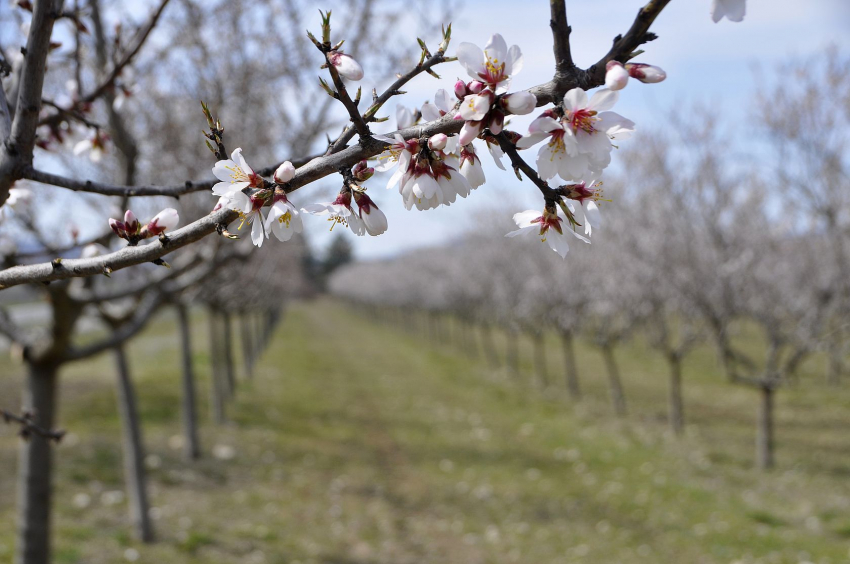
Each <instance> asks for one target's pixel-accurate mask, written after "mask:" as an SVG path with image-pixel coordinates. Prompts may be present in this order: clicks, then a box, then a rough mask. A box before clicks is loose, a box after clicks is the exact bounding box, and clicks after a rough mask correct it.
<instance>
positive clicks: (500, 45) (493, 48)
mask: <svg viewBox="0 0 850 564" xmlns="http://www.w3.org/2000/svg"><path fill="white" fill-rule="evenodd" d="M484 53H485V54H487V55H489V57H490V59H491V60H494V59H495V61H498V64H502V63H504V62H507V59H508V44H507V42H506V41H505V38H504V37H502V35H501V34H499V33H494V34H493V35H491V36H490V40H489V41H487V45H485V46H484ZM495 61H494V62H495Z"/></svg>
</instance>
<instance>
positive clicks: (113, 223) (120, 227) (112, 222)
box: [109, 217, 127, 239]
mask: <svg viewBox="0 0 850 564" xmlns="http://www.w3.org/2000/svg"><path fill="white" fill-rule="evenodd" d="M109 227H110V228H111V229H112V231H114V232H115V234H116V235H118V236H119V237H121V238H122V239H126V238H127V232H126V231H125V230H124V224H123V223H122V222H120V221H118V220H117V219H113V218H111V217H110V218H109Z"/></svg>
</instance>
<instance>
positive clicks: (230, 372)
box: [221, 312, 236, 399]
mask: <svg viewBox="0 0 850 564" xmlns="http://www.w3.org/2000/svg"><path fill="white" fill-rule="evenodd" d="M221 327H222V334H221V340H222V347H223V348H224V355H223V356H224V383H225V385H226V386H227V388H226V389H227V396H228V397H229V398H230V399H233V396H234V395H236V371H235V370H234V366H233V331H231V327H230V314H229V313H227V312H224V313H222V314H221Z"/></svg>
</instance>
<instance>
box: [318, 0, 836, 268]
mask: <svg viewBox="0 0 850 564" xmlns="http://www.w3.org/2000/svg"><path fill="white" fill-rule="evenodd" d="M643 3H644V2H642V1H640V0H637V1H635V0H594V1H588V0H585V1H575V0H574V1H570V0H567V10H568V17H569V20H570V24H571V25H572V28H573V33H572V46H573V54H574V58H575V60H576V63H577V64H579V65H581V66H585V67H586V66H589V65H590V64H592V63H593V62H594V61H596V60H597V59H598V58H599V57H600V56H601V55H602V54H604V53H605V52H606V50H607V49H608V48H609V47H610V44H611V41H612V39H613V37H614V36H615V35H617V34H618V33H624V32H625V31H626V30H627V29H628V27H629V26H630V25H631V22H632V21H633V19H634V16H635V14H636V13H637V11H638V9H639V8H640V7H641V6H642V5H643ZM710 4H711V0H674V1H673V2H671V3H670V5H669V6H668V7H667V8H666V9H665V10H664V12H663V13H662V14H661V15H660V16H659V18H658V19H657V20H656V23H655V25H654V26H653V28H652V29H653V31H655V32H656V33H657V34H658V35H659V39H657V40H656V41H654V42H652V43H649V44H648V45H647V46H646V47H645V48H646V51H647V52H646V53H645V54H644V55H641V56H640V57H639V58H638V59H637V60H639V61H641V62H647V63H652V64H656V65H659V66H661V67H662V68H664V69H665V70H666V71H667V74H668V79H667V80H666V81H665V82H663V83H661V84H657V85H644V84H640V83H637V82H635V81H631V83H630V85H629V86H628V87H627V88H626V89H625V90H624V91H622V92H621V97H620V101H619V102H618V104H617V107H616V108H615V111H617V112H619V113H621V114H623V115H624V116H626V117H628V118H630V119H632V120H634V121H635V122H636V123H637V128H638V133H637V134H636V135H635V136H634V137H633V138H632V139H631V140H629V141H625V142H624V143H623V144H624V146H625V144H626V143H630V144H635V143H640V129H641V128H656V127H663V118H664V116H665V114H666V113H667V112H669V111H670V110H671V109H675V108H677V107H681V108H683V109H686V108H687V107H688V106H689V105H691V104H693V103H696V102H698V103H702V104H707V105H709V106H710V107H713V108H716V109H717V111H718V113H719V114H720V115H721V117H722V119H723V120H724V121H725V125H727V126H729V128H730V130H731V131H732V132H733V133H734V134H735V135H736V139H735V140H733V142H735V143H745V142H746V140H747V136H748V135H750V134H751V133H752V131H753V128H757V127H758V124H757V123H754V118H753V117H752V112H753V106H752V102H751V100H752V95H753V92H754V89H755V82H754V75H753V68H754V66H756V65H759V66H761V67H763V68H764V69H765V70H766V71H770V70H771V69H773V68H774V67H775V66H776V65H777V64H779V63H781V62H782V61H783V60H787V59H789V58H801V57H808V56H812V55H815V54H817V53H819V52H821V51H822V50H823V49H824V48H825V47H826V46H828V45H830V44H834V45H837V46H838V47H839V48H840V49H841V50H842V51H845V52H846V50H848V49H850V34H849V33H847V30H848V29H850V1H848V0H808V1H805V2H801V1H792V0H748V2H747V16H746V18H745V20H744V22H742V23H740V24H735V23H731V22H728V21H726V20H723V21H721V22H720V23H718V24H715V23H713V22H712V21H711V18H710V17H709V8H710ZM459 5H461V6H463V9H462V11H461V12H460V13H458V14H456V16H455V18H454V23H453V26H452V29H453V38H452V47H450V49H449V52H450V53H452V52H453V48H454V47H456V46H457V45H458V44H459V43H460V42H463V41H469V42H472V43H475V44H477V45H479V46H482V47H483V45H484V44H485V43H486V41H487V39H488V37H489V36H490V35H491V34H492V33H495V32H499V33H501V34H502V35H503V36H504V37H505V39H506V40H507V42H508V44H509V45H511V44H517V45H519V46H520V48H521V49H522V52H523V55H524V60H525V66H524V68H523V70H522V72H521V73H520V74H519V75H517V77H516V78H515V79H514V81H513V83H512V88H515V89H520V88H528V87H530V86H533V85H536V84H539V83H541V82H545V81H546V80H548V79H549V78H550V77H551V75H552V69H553V65H554V58H553V55H552V47H551V45H552V43H551V34H550V31H549V12H548V2H522V3H521V2H516V1H507V0H495V1H494V0H490V1H467V2H464V3H462V4H459ZM429 43H430V44H432V45H433V44H435V43H436V39H435V38H431V40H430V41H429ZM366 72H367V76H366V78H365V79H364V81H363V86H364V90H367V87H368V88H369V89H371V87H372V86H373V84H372V83H370V82H369V76H368V69H366ZM439 72H440V74H441V75H442V76H443V80H442V81H438V80H436V79H434V78H432V77H428V76H423V77H419V78H418V79H416V80H415V81H414V82H412V83H411V84H410V87H409V88H407V90H408V92H409V94H408V95H407V96H405V97H404V99H403V100H400V102H401V103H404V104H405V105H408V106H412V105H414V104H421V103H422V102H424V101H425V100H428V99H433V95H434V92H435V91H436V89H437V88H440V87H445V88H447V89H449V88H450V87H451V84H452V83H453V82H454V79H455V78H456V77H458V76H460V77H466V73H465V72H464V71H463V69H462V67H461V66H460V65H459V64H458V63H449V64H446V65H443V66H442V67H441V69H440V70H439ZM377 86H378V88H379V89H380V87H381V86H382V85H381V84H377ZM367 91H368V90H367ZM388 109H389V110H391V111H389V112H388V113H390V115H393V116H394V109H395V108H394V106H393V105H392V104H390V106H389V107H388ZM393 121H394V120H391V122H390V123H392V122H393ZM528 121H529V120H527V119H522V120H520V119H517V120H516V121H515V122H514V123H515V125H514V129H516V130H518V131H520V132H523V131H524V130H525V125H526V124H527V123H528ZM533 155H534V150H532V151H531V152H530V154H529V155H528V156H529V160H533ZM616 159H617V155H616V153H615V154H614V160H615V163H616ZM484 163H485V173H486V174H487V176H488V179H489V181H488V183H487V184H485V185H484V186H482V187H481V188H479V189H478V190H477V191H475V192H473V194H472V195H471V196H470V197H469V198H467V199H466V200H460V199H459V200H458V202H457V203H456V204H454V205H452V206H451V207H450V208H438V209H435V210H429V211H424V212H420V211H416V210H412V211H407V210H405V209H404V207H403V206H402V203H401V197H400V196H399V195H398V193H397V191H396V190H395V189H393V190H385V189H384V186H385V185H386V179H387V178H388V176H387V175H376V176H375V177H374V178H373V179H372V180H371V181H370V182H369V183H368V185H369V186H370V190H369V193H370V195H371V196H372V198H373V199H374V200H375V201H376V202H377V203H378V205H379V206H381V209H383V210H384V211H385V212H386V213H387V217H388V219H389V222H390V229H389V231H388V232H387V233H385V234H384V235H381V236H379V237H357V238H355V237H353V236H352V237H351V239H352V240H353V242H354V245H355V252H356V253H357V256H358V257H359V258H373V257H379V256H386V255H391V254H395V253H399V252H404V251H405V250H406V249H410V248H414V247H417V246H424V245H433V244H436V243H439V242H442V241H445V240H447V239H449V238H451V237H452V236H454V235H455V234H457V233H458V231H459V230H462V229H463V228H464V226H465V225H466V224H467V223H468V219H469V217H470V216H471V215H472V214H473V213H474V212H475V211H477V210H480V209H483V208H495V209H497V210H499V213H504V214H505V216H506V217H510V216H511V215H512V214H513V213H514V212H516V211H521V210H523V209H527V208H529V207H539V205H540V202H539V201H538V200H539V196H537V193H536V191H535V190H534V189H533V187H532V185H531V184H530V183H529V182H528V181H526V182H522V183H519V182H518V181H517V180H516V178H515V177H514V176H513V173H512V172H508V173H504V172H501V171H499V170H498V169H496V168H495V166H493V165H492V163H491V161H490V160H489V156H485V158H484ZM305 192H306V191H305ZM307 195H309V192H308V193H306V194H305V196H307ZM614 205H616V202H615V203H614ZM323 223H324V222H323V221H322V220H321V219H319V218H307V219H306V220H305V227H306V229H307V230H308V231H309V236H310V238H311V241H312V242H313V243H314V244H315V245H316V246H323V245H324V244H326V243H327V241H328V240H329V235H330V234H328V233H326V232H324V230H323ZM334 231H336V230H334ZM600 235H601V234H600ZM355 239H356V240H355Z"/></svg>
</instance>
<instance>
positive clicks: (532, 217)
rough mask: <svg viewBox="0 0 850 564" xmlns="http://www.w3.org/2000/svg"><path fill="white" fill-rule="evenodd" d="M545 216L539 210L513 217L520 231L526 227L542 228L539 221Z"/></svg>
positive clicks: (528, 211)
mask: <svg viewBox="0 0 850 564" xmlns="http://www.w3.org/2000/svg"><path fill="white" fill-rule="evenodd" d="M542 216H543V214H542V213H541V212H540V211H539V210H526V211H522V212H518V213H515V214H514V216H513V220H514V223H516V225H517V227H519V228H520V229H523V228H526V227H538V228H539V227H540V222H539V221H537V220H539V219H540V218H541V217H542Z"/></svg>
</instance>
